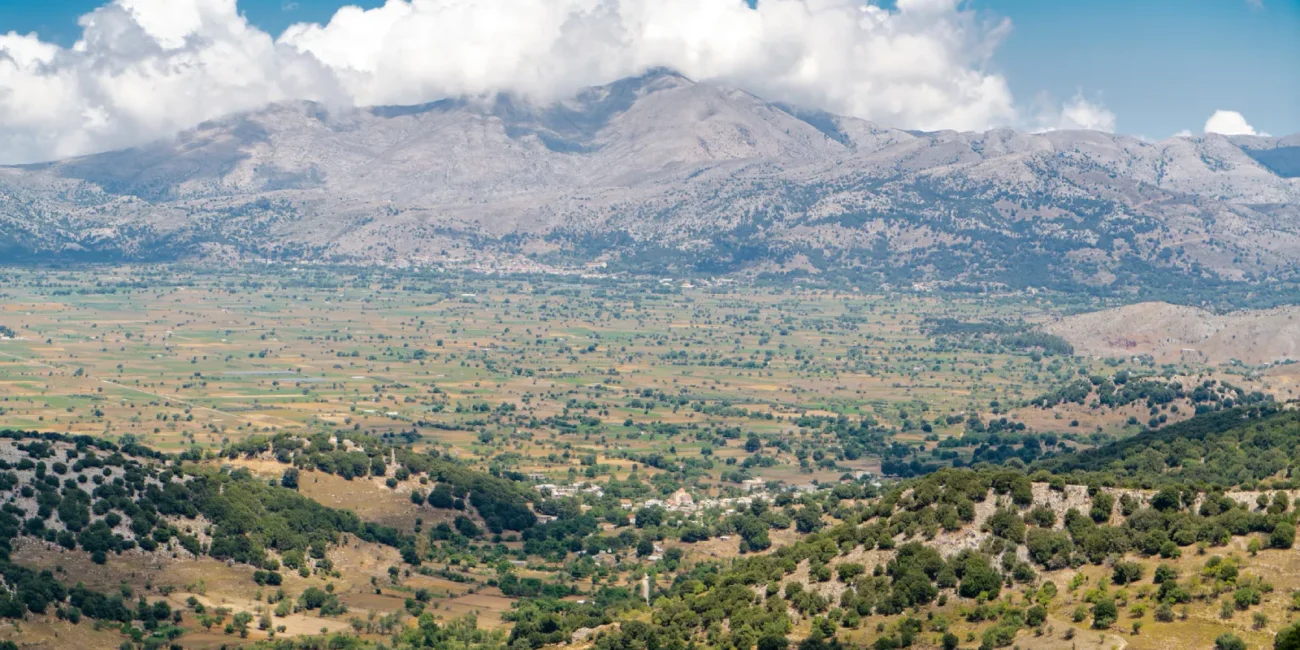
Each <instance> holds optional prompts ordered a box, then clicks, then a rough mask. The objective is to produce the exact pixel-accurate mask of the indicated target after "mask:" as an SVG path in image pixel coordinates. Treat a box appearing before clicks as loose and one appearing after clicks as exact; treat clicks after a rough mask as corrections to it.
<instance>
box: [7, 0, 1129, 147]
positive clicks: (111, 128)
mask: <svg viewBox="0 0 1300 650" xmlns="http://www.w3.org/2000/svg"><path fill="white" fill-rule="evenodd" d="M235 1H236V0H112V2H110V3H109V4H106V5H104V6H102V7H100V8H99V9H97V10H95V11H93V12H91V13H90V14H87V15H85V16H83V17H82V18H81V20H80V25H81V28H82V36H81V39H80V40H79V41H78V42H77V43H76V44H75V45H74V46H72V47H70V48H61V47H58V46H55V45H52V44H50V43H47V42H43V41H42V40H41V39H40V38H39V36H37V35H35V34H29V35H20V34H14V33H10V34H8V35H0V162H21V161H34V160H42V159H50V158H57V157H65V156H70V155H76V154H81V153H87V152H92V151H100V150H105V149H110V148H116V147H122V146H130V145H134V144H139V143H142V142H145V141H148V140H150V139H154V138H158V137H165V136H167V135H169V134H171V133H175V132H176V131H178V130H181V129H184V128H186V127H189V126H192V125H194V124H196V123H198V122H200V121H203V120H205V119H211V118H214V117H217V116H220V115H223V114H226V113H231V112H236V111H240V110H249V109H253V108H257V107H259V106H262V105H265V104H267V103H270V102H276V101H283V100H288V99H311V100H317V101H324V102H327V103H329V104H331V105H374V104H411V103H419V102H425V101H432V100H435V99H439V98H442V97H447V96H454V95H461V94H471V95H473V94H481V93H491V92H498V91H505V92H514V93H519V94H523V95H527V96H529V97H532V98H535V99H538V100H547V99H552V98H557V97H560V96H563V95H566V94H568V93H570V92H572V91H574V90H576V89H578V88H580V87H583V86H587V85H594V84H602V83H607V82H609V81H612V80H615V79H618V78H620V77H624V76H628V75H633V74H637V73H640V72H642V71H644V70H646V69H648V68H651V67H659V66H662V67H668V68H672V69H676V70H678V71H680V72H682V73H683V74H685V75H687V76H689V77H692V78H695V79H699V80H704V81H714V82H719V83H724V84H728V85H733V86H737V87H741V88H744V89H746V90H749V91H751V92H754V93H756V94H758V95H760V96H763V97H765V98H768V99H773V100H781V101H789V102H793V103H798V104H802V105H806V106H811V107H818V108H822V109H825V110H829V111H833V112H837V113H844V114H849V115H854V116H858V117H862V118H866V119H870V120H874V121H877V122H880V123H883V124H887V125H891V126H899V127H906V128H917V129H927V130H929V129H940V128H951V129H962V130H971V129H984V128H989V127H993V126H999V125H1007V124H1017V123H1019V122H1020V116H1019V115H1018V112H1017V110H1016V105H1015V101H1014V98H1013V97H1012V94H1011V92H1010V90H1009V88H1008V85H1007V82H1006V80H1005V78H1004V77H1003V76H1002V75H1000V74H998V73H996V72H991V71H990V70H989V69H988V64H989V60H990V58H991V56H992V54H993V52H994V50H995V49H996V48H997V47H998V45H999V44H1000V42H1001V41H1002V39H1003V38H1004V37H1005V36H1006V35H1007V33H1008V32H1009V30H1010V23H1009V22H1008V21H1006V20H1005V19H1003V20H997V19H988V18H986V17H983V16H981V15H978V14H977V13H975V12H974V11H973V10H971V9H969V8H968V7H966V6H965V5H964V3H962V2H960V0H897V2H895V3H894V4H893V6H892V7H889V8H886V7H884V6H882V5H881V4H879V3H878V2H875V1H871V0H763V1H762V2H759V3H758V4H757V7H756V8H751V7H749V5H748V4H747V3H746V2H745V1H744V0H388V2H387V3H386V4H384V5H383V6H381V7H378V8H374V9H370V10H362V9H360V8H357V7H344V8H341V9H339V10H338V12H337V13H336V14H335V15H334V16H333V17H332V18H331V20H330V21H329V22H328V23H326V24H323V25H321V24H298V25H294V26H292V27H290V28H289V29H287V30H286V31H285V32H284V33H283V34H281V35H280V36H278V37H274V36H272V35H270V34H267V33H265V32H263V31H261V30H260V29H258V28H257V27H255V26H253V25H250V24H249V23H248V22H247V21H246V20H245V19H244V17H243V16H242V15H241V14H240V13H239V10H238V7H237V6H236V3H235ZM1058 121H1059V123H1060V126H1059V128H1103V129H1113V128H1114V115H1113V114H1111V113H1109V111H1106V110H1105V109H1104V108H1102V107H1099V106H1097V105H1094V104H1091V103H1089V102H1087V101H1086V100H1084V99H1083V98H1082V96H1080V97H1077V98H1076V99H1075V100H1072V101H1071V102H1067V103H1066V104H1065V105H1064V106H1063V107H1061V111H1060V115H1059V116H1058Z"/></svg>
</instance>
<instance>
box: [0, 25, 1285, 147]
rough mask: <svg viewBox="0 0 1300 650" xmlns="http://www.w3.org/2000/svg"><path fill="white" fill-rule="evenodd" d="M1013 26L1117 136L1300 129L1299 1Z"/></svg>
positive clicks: (1036, 90) (1036, 78) (1033, 83)
mask: <svg viewBox="0 0 1300 650" xmlns="http://www.w3.org/2000/svg"><path fill="white" fill-rule="evenodd" d="M106 1H107V0H45V1H38V0H0V33H4V32H8V31H17V32H19V33H27V32H32V31H35V32H37V33H39V34H40V35H41V37H42V39H43V40H47V41H53V42H56V43H60V44H63V45H67V44H70V43H71V42H72V41H74V40H75V39H76V38H77V36H78V35H79V28H78V26H77V22H76V21H77V17H78V16H80V15H82V14H84V13H87V12H88V11H90V10H92V9H93V8H95V7H96V6H98V5H100V4H103V3H104V2H106ZM343 4H355V5H359V6H362V7H367V8H368V7H375V6H379V5H380V4H382V2H381V1H380V0H355V1H354V2H349V3H344V2H340V1H339V0H296V1H290V0H240V2H239V6H240V8H241V10H242V11H243V12H244V13H245V15H246V16H247V17H248V18H249V20H250V21H252V22H253V23H254V24H256V25H258V26H259V27H261V28H262V29H264V30H266V31H268V32H271V33H273V34H279V33H280V32H281V31H282V30H283V29H284V28H285V27H287V26H288V25H289V24H291V23H294V22H300V21H313V22H324V21H326V20H328V18H329V17H330V16H331V15H332V14H333V12H334V11H335V10H336V9H337V8H338V7H339V6H342V5H343ZM967 6H968V7H970V8H974V9H976V10H978V11H979V12H981V13H983V14H986V15H988V16H990V17H994V16H1005V17H1007V18H1009V19H1010V20H1011V21H1012V24H1013V29H1012V32H1011V33H1010V35H1009V36H1008V37H1007V39H1006V41H1005V42H1004V43H1003V44H1002V45H1001V46H1000V47H999V49H998V50H997V52H996V54H995V55H994V58H993V65H994V66H995V67H996V71H998V72H1001V73H1002V74H1003V75H1004V76H1005V77H1006V79H1007V80H1008V82H1009V84H1010V85H1011V90H1012V91H1013V93H1014V96H1015V99H1016V101H1017V102H1018V103H1021V104H1029V103H1030V102H1032V101H1034V100H1035V98H1036V97H1037V96H1038V95H1039V94H1040V93H1046V94H1048V95H1050V96H1051V97H1052V99H1054V100H1055V101H1057V102H1060V101H1063V100H1065V99H1068V98H1070V97H1071V96H1073V95H1074V94H1075V93H1076V92H1078V91H1082V92H1083V93H1084V95H1085V96H1086V97H1087V98H1089V99H1090V100H1100V102H1101V103H1104V104H1105V105H1106V106H1107V107H1108V108H1109V109H1110V110H1111V111H1113V112H1114V113H1115V114H1116V115H1117V118H1118V124H1117V130H1118V131H1120V132H1124V133H1131V134H1137V135H1143V136H1147V137H1151V138H1163V137H1166V136H1168V135H1170V134H1172V133H1174V132H1176V131H1180V130H1183V129H1189V130H1191V131H1193V132H1199V131H1200V129H1201V127H1202V125H1203V124H1204V123H1205V120H1206V118H1207V117H1208V116H1209V115H1210V114H1211V113H1213V112H1214V111H1215V110H1219V109H1227V110H1235V111H1239V112H1241V113H1242V114H1243V115H1245V117H1246V118H1247V119H1248V120H1249V121H1250V123H1251V124H1252V125H1253V126H1254V127H1255V128H1256V129H1258V130H1260V131H1266V132H1269V133H1272V134H1274V135H1280V134H1287V133H1295V132H1300V0H1260V1H1259V2H1252V1H1251V0H1089V1H1088V2H1073V1H1071V2H1067V1H1062V0H968V5H967Z"/></svg>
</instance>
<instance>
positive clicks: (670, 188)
mask: <svg viewBox="0 0 1300 650" xmlns="http://www.w3.org/2000/svg"><path fill="white" fill-rule="evenodd" d="M1297 152H1300V135H1297V136H1289V137H1286V138H1270V137H1251V136H1233V137H1227V136H1218V135H1205V136H1196V137H1190V138H1186V137H1176V138H1170V139H1167V140H1164V141H1161V142H1155V143H1152V142H1146V141H1143V140H1140V139H1137V138H1132V137H1128V136H1122V135H1114V134H1107V133H1100V132H1091V131H1052V132H1046V133H1038V134H1030V133H1022V132H1018V131H1014V130H1011V129H1006V128H1000V129H994V130H991V131H987V132H982V133H976V132H955V131H939V132H932V133H926V132H909V131H903V130H898V129H890V128H886V127H881V126H879V125H876V124H873V123H871V122H867V121H864V120H859V119H856V118H851V117H844V116H838V115H833V114H830V113H826V112H824V111H817V110H808V109H802V108H799V107H795V106H791V105H786V104H776V103H771V102H767V101H764V100H762V99H761V98H759V97H756V96H754V95H752V94H750V93H747V92H745V91H743V90H737V89H733V88H726V87H722V86H716V85H711V84H703V83H696V82H694V81H691V80H690V79H687V78H685V77H683V76H681V75H680V74H677V73H675V72H672V71H668V70H662V69H659V70H653V71H650V72H648V73H646V74H644V75H641V76H638V77H632V78H628V79H623V80H619V81H616V82H614V83H612V84H609V85H606V86H600V87H593V88H588V89H585V90H583V91H581V92H579V93H577V94H576V95H574V96H573V97H570V98H566V99H563V100H560V101H557V102H553V103H548V104H537V103H534V102H530V101H527V100H524V99H521V98H518V97H514V96H510V95H504V94H500V95H495V96H490V97H478V98H453V99H445V100H441V101H439V102H433V103H430V104H423V105H420V106H409V107H392V106H390V107H369V108H356V109H334V110H331V109H330V108H328V107H326V106H324V105H321V104H317V103H313V102H302V101H299V102H285V103H280V104H273V105H270V106H268V107H265V108H263V109H260V110H258V111H251V112H247V113H242V114H237V115H232V116H227V117H225V118H221V119H218V120H212V121H209V122H204V123H203V124H200V125H198V126H196V127H195V128H194V129H191V130H189V131H186V132H183V133H181V134H178V135H177V136H176V137H175V138H173V139H169V140H166V141H159V142H156V143H153V144H150V145H146V146H143V147H137V148H134V149H127V150H121V151H114V152H105V153H101V154H93V155H90V156H83V157H80V158H74V159H69V160H63V161H52V162H47V163H40V164H35V165H24V166H16V167H5V168H0V252H7V253H9V254H10V255H11V256H14V257H16V258H22V257H24V256H26V257H35V258H43V259H49V258H53V259H60V258H65V257H66V258H69V259H72V258H78V257H87V256H89V257H99V258H104V259H137V260H148V259H153V258H157V257H159V255H158V254H154V253H151V252H150V251H153V250H157V249H158V248H159V247H160V246H165V247H166V248H167V252H166V255H164V256H170V257H175V258H189V259H202V258H212V257H216V258H220V259H261V258H279V259H286V260H299V261H313V260H315V261H332V262H347V263H360V264H379V265H389V266H457V265H464V264H471V265H476V266H478V267H481V268H497V269H504V270H511V269H514V270H520V269H527V268H580V267H581V266H582V265H583V264H589V263H592V262H593V261H597V260H599V261H602V262H607V263H608V262H612V263H613V264H614V266H615V267H618V268H623V269H626V270H633V271H645V272H664V271H673V270H686V271H699V272H707V273H720V272H721V273H729V272H736V271H749V272H787V271H792V270H793V271H798V272H801V273H802V272H811V273H818V274H836V275H847V276H852V277H854V278H857V279H859V280H863V281H870V280H874V281H877V282H886V281H888V282H908V281H910V282H932V281H940V282H959V283H983V282H995V283H1001V284H1010V285H1015V284H1017V283H1020V284H1025V282H1024V281H1023V280H1024V279H1028V278H1032V279H1034V280H1035V281H1038V282H1039V284H1041V286H1057V287H1058V288H1067V289H1085V290H1126V289H1128V288H1131V287H1132V286H1134V285H1142V286H1149V285H1150V284H1151V282H1152V281H1153V280H1154V281H1155V282H1157V283H1164V284H1166V285H1167V284H1170V283H1171V282H1173V281H1174V280H1175V279H1177V278H1185V279H1186V278H1192V279H1195V278H1201V279H1202V280H1203V281H1212V282H1216V283H1245V284H1253V283H1259V282H1262V281H1269V282H1273V281H1278V280H1285V281H1290V280H1291V279H1293V278H1294V277H1296V276H1297V274H1300V266H1298V265H1297V262H1298V261H1300V218H1298V217H1300V163H1297V162H1295V161H1296V160H1300V155H1297ZM1017 278H1020V280H1017Z"/></svg>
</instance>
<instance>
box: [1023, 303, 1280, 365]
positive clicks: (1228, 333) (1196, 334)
mask: <svg viewBox="0 0 1300 650" xmlns="http://www.w3.org/2000/svg"><path fill="white" fill-rule="evenodd" d="M1297 315H1300V308H1296V307H1278V308H1275V309H1267V310H1243V311H1234V312H1228V313H1225V314H1216V313H1214V312H1211V311H1208V310H1205V309H1201V308H1197V307H1188V306H1180V305H1171V304H1168V303H1140V304H1135V305H1127V306H1124V307H1119V308H1116V309H1107V310H1103V311H1098V312H1091V313H1087V314H1078V315H1075V316H1068V317H1065V318H1062V319H1060V320H1058V321H1055V322H1052V323H1048V324H1046V325H1045V326H1044V327H1045V329H1047V330H1048V331H1049V332H1051V333H1053V334H1056V335H1058V336H1061V337H1063V338H1065V339H1066V340H1068V341H1070V343H1071V344H1073V345H1074V347H1075V349H1076V350H1078V352H1080V353H1082V354H1088V355H1093V356H1104V357H1127V356H1138V355H1150V356H1152V357H1154V358H1155V360H1156V361H1157V362H1159V363H1176V362H1178V361H1183V360H1187V361H1192V362H1204V363H1210V364H1221V363H1229V362H1232V361H1239V362H1241V363H1246V364H1250V365H1259V364H1268V363H1278V362H1286V361H1296V360H1297V359H1300V320H1298V319H1297V318H1296V317H1297Z"/></svg>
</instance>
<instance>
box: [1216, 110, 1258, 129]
mask: <svg viewBox="0 0 1300 650" xmlns="http://www.w3.org/2000/svg"><path fill="white" fill-rule="evenodd" d="M1204 130H1205V132H1206V133H1218V134H1219V135H1258V134H1257V133H1255V127H1253V126H1251V125H1250V123H1249V122H1247V121H1246V117H1245V116H1244V115H1242V114H1241V113H1238V112H1237V111H1214V115H1211V116H1210V119H1208V120H1206V121H1205V129H1204Z"/></svg>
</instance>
